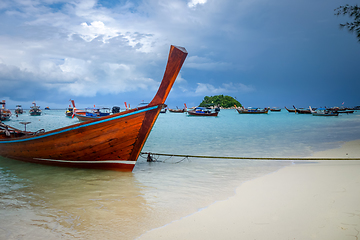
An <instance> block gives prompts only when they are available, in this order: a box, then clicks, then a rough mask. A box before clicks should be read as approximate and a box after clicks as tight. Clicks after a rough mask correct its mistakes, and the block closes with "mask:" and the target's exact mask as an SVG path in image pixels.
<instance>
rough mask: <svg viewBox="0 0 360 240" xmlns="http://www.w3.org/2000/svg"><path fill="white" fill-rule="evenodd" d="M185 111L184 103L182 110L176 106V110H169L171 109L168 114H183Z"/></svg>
mask: <svg viewBox="0 0 360 240" xmlns="http://www.w3.org/2000/svg"><path fill="white" fill-rule="evenodd" d="M186 111H187V108H186V104H185V103H184V108H183V109H181V108H178V107H177V106H176V109H171V108H169V112H172V113H184V112H186Z"/></svg>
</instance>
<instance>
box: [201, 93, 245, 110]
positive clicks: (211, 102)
mask: <svg viewBox="0 0 360 240" xmlns="http://www.w3.org/2000/svg"><path fill="white" fill-rule="evenodd" d="M235 105H236V106H237V107H242V105H241V103H240V102H239V101H237V100H236V99H235V98H233V97H230V96H227V95H225V96H224V95H216V96H211V97H209V96H205V97H204V100H203V101H202V102H201V103H200V105H199V107H210V106H218V107H222V108H231V107H234V106H235Z"/></svg>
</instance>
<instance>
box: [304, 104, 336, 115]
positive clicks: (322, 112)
mask: <svg viewBox="0 0 360 240" xmlns="http://www.w3.org/2000/svg"><path fill="white" fill-rule="evenodd" d="M309 109H310V111H311V113H312V115H313V116H325V117H330V116H338V115H339V113H338V112H334V111H331V110H328V109H326V108H317V109H316V110H313V109H312V108H311V106H309Z"/></svg>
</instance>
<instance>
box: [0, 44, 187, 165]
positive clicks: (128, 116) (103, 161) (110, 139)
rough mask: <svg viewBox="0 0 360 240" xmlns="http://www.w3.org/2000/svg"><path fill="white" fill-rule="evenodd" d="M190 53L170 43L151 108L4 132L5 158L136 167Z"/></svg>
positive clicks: (1, 148) (0, 137)
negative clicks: (56, 126)
mask: <svg viewBox="0 0 360 240" xmlns="http://www.w3.org/2000/svg"><path fill="white" fill-rule="evenodd" d="M186 56H187V52H186V50H185V48H182V47H175V46H171V47H170V53H169V58H168V62H167V66H166V69H165V73H164V77H163V80H162V82H161V84H160V87H159V89H158V91H157V93H156V95H155V96H154V98H153V99H152V101H151V102H150V103H149V104H148V105H147V106H143V107H139V108H134V109H131V110H127V111H122V112H119V113H116V114H112V115H109V116H105V117H102V118H98V119H94V120H91V121H87V122H82V123H78V124H75V125H71V126H67V127H64V128H60V129H56V130H52V131H49V132H34V133H28V132H23V131H20V130H18V129H14V128H12V129H11V131H9V130H8V131H7V133H8V134H6V133H5V132H4V133H1V131H0V133H1V134H0V156H3V157H6V158H11V159H17V160H21V161H25V162H32V163H42V164H48V165H56V166H66V167H81V168H95V169H109V170H117V171H132V169H133V168H134V166H135V163H136V160H137V158H138V156H139V154H140V151H141V149H142V147H143V146H144V144H145V141H146V139H147V137H148V136H149V133H150V131H151V129H152V127H153V125H154V123H155V121H156V119H157V117H158V115H159V113H160V110H161V108H162V106H163V104H164V103H165V100H166V98H167V96H168V95H169V92H170V90H171V88H172V86H173V84H174V82H175V79H176V77H177V75H178V73H179V71H180V69H181V67H182V65H183V63H184V61H185V58H186ZM2 128H3V129H4V128H6V126H5V127H3V126H2ZM8 129H10V128H8Z"/></svg>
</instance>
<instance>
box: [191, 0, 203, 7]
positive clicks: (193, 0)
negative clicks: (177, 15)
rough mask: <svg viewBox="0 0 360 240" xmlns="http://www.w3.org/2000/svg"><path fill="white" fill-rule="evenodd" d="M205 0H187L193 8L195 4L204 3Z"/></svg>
mask: <svg viewBox="0 0 360 240" xmlns="http://www.w3.org/2000/svg"><path fill="white" fill-rule="evenodd" d="M206 2H207V0H191V1H190V2H188V6H189V7H190V8H194V7H196V6H197V5H200V4H202V5H203V4H205V3H206Z"/></svg>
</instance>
